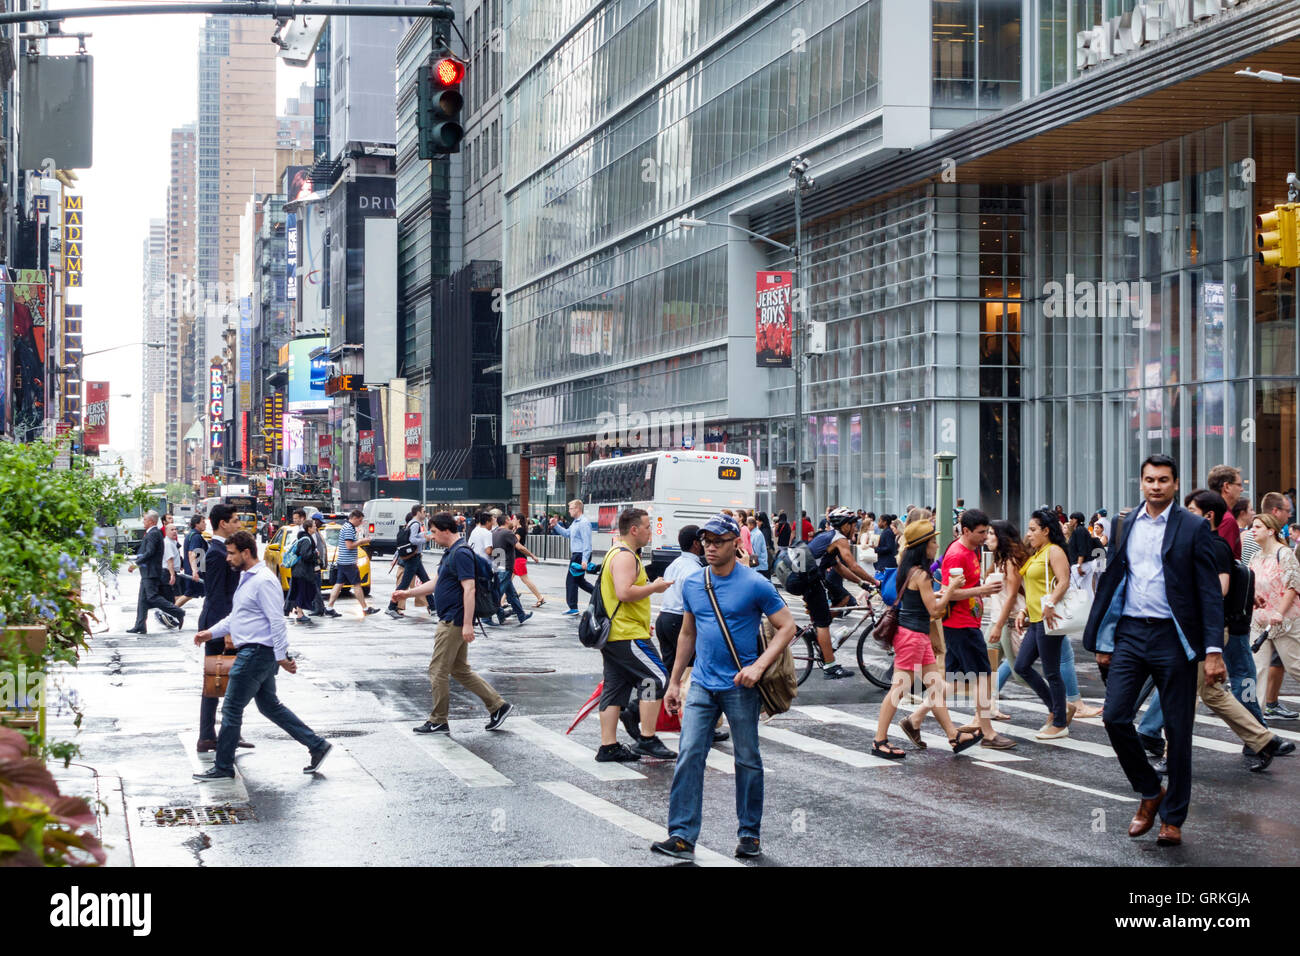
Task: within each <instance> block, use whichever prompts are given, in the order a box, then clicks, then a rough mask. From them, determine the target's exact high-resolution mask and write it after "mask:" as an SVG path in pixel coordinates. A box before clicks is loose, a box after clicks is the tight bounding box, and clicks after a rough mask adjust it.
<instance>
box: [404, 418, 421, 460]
mask: <svg viewBox="0 0 1300 956" xmlns="http://www.w3.org/2000/svg"><path fill="white" fill-rule="evenodd" d="M420 457H421V455H420V413H419V412H407V413H406V460H407V461H418V460H419V459H420Z"/></svg>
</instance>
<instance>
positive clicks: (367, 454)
mask: <svg viewBox="0 0 1300 956" xmlns="http://www.w3.org/2000/svg"><path fill="white" fill-rule="evenodd" d="M357 464H358V465H369V466H370V467H371V468H373V467H375V433H374V432H373V431H371V430H369V429H365V430H363V431H359V432H357Z"/></svg>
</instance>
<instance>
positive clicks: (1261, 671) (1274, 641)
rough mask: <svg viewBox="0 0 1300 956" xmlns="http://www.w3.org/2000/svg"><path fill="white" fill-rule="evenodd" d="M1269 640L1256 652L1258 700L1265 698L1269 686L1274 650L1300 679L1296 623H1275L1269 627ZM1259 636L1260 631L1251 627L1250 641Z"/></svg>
mask: <svg viewBox="0 0 1300 956" xmlns="http://www.w3.org/2000/svg"><path fill="white" fill-rule="evenodd" d="M1268 633H1269V637H1268V640H1266V641H1264V643H1263V644H1261V645H1260V646H1259V650H1257V651H1256V652H1255V672H1256V681H1257V683H1256V687H1257V688H1258V690H1257V692H1256V697H1255V699H1256V700H1259V701H1263V700H1264V688H1265V687H1267V686H1268V668H1269V663H1270V662H1271V661H1272V659H1273V651H1274V650H1276V651H1277V656H1278V657H1280V658H1282V666H1283V667H1284V668H1286V672H1287V673H1288V674H1290V675H1291V676H1292V677H1294V678H1295V679H1296V680H1300V637H1297V636H1296V628H1295V625H1294V623H1292V622H1287V623H1285V624H1274V625H1273V626H1272V627H1270V628H1269V629H1268ZM1258 637H1259V631H1258V630H1256V629H1255V628H1251V631H1250V642H1251V643H1252V644H1253V643H1255V640H1256V639H1257V638H1258Z"/></svg>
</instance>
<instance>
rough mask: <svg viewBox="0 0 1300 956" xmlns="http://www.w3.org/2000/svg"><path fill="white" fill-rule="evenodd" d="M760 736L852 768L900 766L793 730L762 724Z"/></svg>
mask: <svg viewBox="0 0 1300 956" xmlns="http://www.w3.org/2000/svg"><path fill="white" fill-rule="evenodd" d="M758 735H759V736H760V737H762V738H763V739H764V740H770V741H772V743H775V744H781V745H782V746H785V747H790V748H792V749H794V750H802V751H803V752H804V753H809V754H816V755H817V756H818V757H825V758H826V759H827V760H835V761H838V762H839V763H846V764H848V765H849V766H850V767H895V766H898V764H899V761H898V760H887V759H886V758H884V757H875V756H872V755H871V754H869V753H864V752H863V751H861V750H850V749H849V748H847V747H841V746H840V745H839V744H832V743H829V742H827V741H825V740H819V739H818V738H816V737H806V736H804V735H803V734H796V733H795V732H794V731H792V730H782V729H780V728H778V727H771V726H764V725H762V724H760V725H759V727H758Z"/></svg>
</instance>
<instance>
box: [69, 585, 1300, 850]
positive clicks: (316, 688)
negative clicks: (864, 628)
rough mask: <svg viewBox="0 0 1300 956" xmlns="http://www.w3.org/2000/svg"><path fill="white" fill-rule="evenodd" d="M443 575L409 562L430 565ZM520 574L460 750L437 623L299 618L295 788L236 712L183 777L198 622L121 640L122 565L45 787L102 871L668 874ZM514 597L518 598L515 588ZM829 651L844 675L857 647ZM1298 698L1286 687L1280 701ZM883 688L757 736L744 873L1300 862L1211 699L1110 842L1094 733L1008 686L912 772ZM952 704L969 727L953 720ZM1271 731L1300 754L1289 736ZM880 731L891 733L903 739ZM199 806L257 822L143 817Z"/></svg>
mask: <svg viewBox="0 0 1300 956" xmlns="http://www.w3.org/2000/svg"><path fill="white" fill-rule="evenodd" d="M387 563H388V562H387V560H386V559H383V560H379V561H378V562H377V563H376V576H375V591H374V597H375V598H376V599H378V600H379V601H380V605H379V606H381V607H382V606H384V604H385V603H386V596H387V594H388V593H389V592H390V591H391V589H392V587H393V583H394V578H392V577H390V576H388V575H386V574H385V573H383V569H385V568H386V567H387ZM435 563H436V559H427V560H426V565H428V566H429V567H430V569H431V570H432V567H433V565H434V564H435ZM533 578H534V581H535V583H537V584H538V586H539V587H540V588H541V589H542V590H543V592H544V593H546V595H547V596H548V601H547V604H546V606H545V607H543V608H541V609H540V610H539V611H538V612H537V613H536V615H535V616H534V617H533V618H532V619H531V620H530V621H528V622H527V623H526V624H525V625H523V626H522V627H520V626H516V625H515V624H514V623H513V622H511V623H508V624H507V625H506V626H505V627H502V628H499V629H494V630H490V631H489V634H488V636H487V637H486V638H479V640H477V641H476V642H475V643H474V644H473V645H471V648H470V663H471V665H472V666H473V667H474V668H475V669H476V670H477V671H478V672H479V673H480V675H482V676H483V677H484V678H486V679H487V680H488V681H489V682H490V683H491V684H493V685H494V686H495V687H496V688H497V690H498V691H500V693H501V694H502V695H503V696H504V697H506V698H507V699H508V700H510V701H511V702H512V703H514V704H515V707H516V710H515V712H514V715H513V716H512V717H511V718H510V719H509V720H508V721H507V723H506V725H505V728H504V729H503V731H501V732H499V733H489V732H486V731H484V729H483V723H484V721H485V720H486V714H485V713H484V711H483V707H482V705H481V704H480V703H479V701H478V699H477V698H475V697H473V696H472V695H470V694H468V693H467V692H465V691H463V690H462V689H461V688H460V687H459V686H458V685H457V684H456V683H455V682H454V681H453V683H452V693H453V700H452V721H451V723H452V738H451V739H450V740H445V739H440V738H430V737H424V736H419V735H416V734H414V733H412V731H411V728H412V727H413V726H415V725H416V724H419V723H421V722H422V721H423V720H424V718H425V717H426V715H427V711H428V706H429V687H428V682H427V680H426V678H425V671H426V668H427V665H428V659H429V656H430V654H431V652H432V647H433V641H432V635H433V626H432V624H431V623H430V622H429V620H428V618H427V617H426V616H425V614H424V612H423V611H415V610H413V609H412V610H408V616H407V618H406V619H405V620H400V621H394V620H391V619H389V618H388V617H386V616H384V615H382V614H381V615H375V616H372V617H370V618H368V619H362V618H361V617H360V613H359V608H358V606H357V604H356V602H355V601H353V600H351V599H342V600H340V602H339V605H338V607H339V609H340V610H342V611H343V612H344V617H343V618H340V619H335V620H331V621H327V622H324V623H322V624H321V625H320V626H317V627H315V628H312V629H305V628H299V627H295V626H291V627H290V641H291V649H292V652H293V653H294V655H295V657H297V659H298V660H299V662H300V670H299V673H298V674H297V676H289V675H282V676H281V677H280V679H279V690H280V696H281V699H282V700H283V701H284V702H285V703H286V704H287V705H288V706H289V707H290V708H291V709H293V710H294V711H295V712H296V713H297V714H298V715H299V716H300V717H301V718H303V719H304V720H305V721H306V722H307V723H308V724H309V725H310V726H311V727H313V728H314V729H315V730H317V731H318V732H320V733H322V734H323V735H325V736H326V737H328V738H330V739H331V740H332V742H333V743H334V748H335V749H334V752H333V753H332V754H331V756H330V757H329V760H328V762H327V764H326V765H325V768H324V772H322V773H320V774H318V775H316V776H309V775H305V774H303V773H302V767H303V766H304V765H305V763H306V751H305V750H304V749H303V748H302V747H300V746H299V745H298V744H296V743H294V742H293V741H292V740H290V739H289V738H288V736H287V735H286V734H284V733H282V732H281V731H280V730H279V729H278V728H277V727H275V726H273V725H271V724H270V723H269V722H268V721H266V720H265V719H264V718H263V717H261V715H260V714H258V713H257V711H256V708H255V707H253V706H251V705H250V707H249V709H248V711H247V712H246V713H245V718H244V736H245V737H246V738H247V739H249V740H251V741H253V742H254V743H255V744H256V745H257V746H256V749H254V750H250V751H240V756H239V758H238V762H237V763H238V772H239V777H238V779H237V780H235V781H233V782H220V783H199V782H197V781H194V780H192V779H191V778H190V774H191V773H192V772H193V771H194V770H196V769H202V768H203V767H204V766H206V764H207V763H208V762H210V759H211V757H210V755H202V756H200V755H198V754H196V753H195V752H194V744H195V741H196V739H197V734H196V730H197V723H198V709H199V689H200V676H199V675H200V673H201V662H200V661H201V659H200V657H199V653H200V652H199V651H198V650H197V649H196V648H194V646H193V635H194V632H195V623H194V622H195V621H196V620H197V613H191V614H190V615H189V620H188V621H187V622H186V625H185V628H184V629H183V631H182V632H180V633H179V634H178V633H176V632H168V631H164V630H163V629H162V628H161V626H160V625H159V624H157V622H155V621H153V620H152V619H151V620H150V624H149V626H150V633H149V634H148V635H146V636H143V637H138V636H136V635H128V634H125V633H123V632H124V630H125V629H126V628H127V627H129V626H131V624H132V623H133V620H134V607H135V593H136V591H135V589H136V579H135V577H134V575H128V574H125V573H124V574H122V575H120V577H119V579H118V584H119V587H120V592H119V593H118V594H117V595H116V597H114V596H113V595H109V600H108V601H107V602H106V608H107V614H108V622H109V625H110V628H109V630H108V631H107V632H105V633H103V634H100V635H97V636H96V637H94V638H93V639H92V653H91V654H90V655H88V656H87V657H85V658H84V660H83V662H82V664H81V666H80V667H79V668H78V669H76V670H75V671H70V670H69V671H66V672H64V673H63V674H62V677H61V679H62V683H63V687H64V690H65V691H69V692H74V693H75V694H76V695H77V696H78V697H79V699H80V701H81V703H82V706H83V707H84V709H85V712H86V721H85V723H84V725H83V728H82V730H81V732H80V733H79V734H77V735H76V738H75V739H76V740H77V741H78V742H79V743H80V745H81V748H82V756H81V757H80V758H79V759H78V760H77V762H76V763H75V764H74V765H73V766H72V767H71V768H69V769H68V770H66V771H61V772H60V777H61V779H62V781H63V782H64V784H65V791H71V792H74V793H81V794H94V795H96V796H98V797H99V798H100V799H101V800H103V801H104V803H105V804H106V806H107V808H108V813H107V815H106V816H105V817H104V818H103V820H102V825H103V835H104V838H105V840H106V841H107V842H108V843H109V844H110V845H111V847H112V850H111V855H110V862H111V863H112V864H114V865H131V864H132V863H134V864H137V865H163V866H196V865H202V866H264V865H326V866H338V865H378V864H390V865H431V864H432V865H457V864H479V865H495V864H500V865H529V864H546V863H557V862H567V863H574V864H587V865H600V864H605V865H615V866H618V865H666V864H668V863H669V862H670V861H668V860H667V859H665V858H663V857H658V856H653V855H651V854H650V853H649V852H648V850H647V847H648V845H649V843H650V842H651V840H653V839H660V838H662V836H663V835H664V823H665V821H666V818H667V798H668V789H669V785H670V783H671V780H672V764H671V763H667V762H659V761H647V760H643V761H641V762H640V763H637V764H631V765H610V764H596V763H595V762H594V760H593V759H592V757H593V755H594V751H595V748H596V747H597V745H598V744H599V733H598V729H597V726H596V719H595V717H594V716H593V717H591V718H588V719H587V720H586V721H585V722H583V723H582V724H581V725H579V727H578V728H577V729H576V730H574V732H573V733H572V734H571V735H569V736H565V734H564V731H565V729H566V728H567V727H568V725H569V723H570V722H571V720H572V718H573V716H574V714H575V712H576V711H577V710H578V708H579V707H580V706H581V704H582V703H583V701H585V700H586V699H587V697H588V696H589V695H590V693H591V692H592V690H594V689H595V686H596V683H597V682H598V681H599V679H600V677H599V672H600V655H599V654H598V653H597V652H594V651H589V650H586V649H584V648H582V647H581V646H580V645H579V644H578V642H577V638H576V635H575V624H574V622H573V620H572V619H571V618H565V617H562V616H561V612H562V611H563V610H564V602H563V594H562V590H561V587H560V585H561V582H562V577H561V568H560V566H558V565H551V566H541V567H535V568H534V569H533ZM93 593H94V588H93V587H88V588H87V594H88V595H91V594H93ZM523 600H524V604H525V607H526V608H531V607H532V604H533V599H532V596H531V595H529V594H528V593H527V592H526V591H525V592H524V595H523ZM191 608H192V609H194V608H195V606H194V605H191ZM1076 652H1077V657H1078V662H1079V664H1078V666H1079V677H1080V681H1081V683H1082V684H1083V694H1084V697H1085V699H1087V698H1092V699H1094V700H1098V701H1099V700H1100V697H1101V694H1102V688H1101V685H1100V682H1099V680H1098V676H1097V671H1096V667H1095V665H1093V664H1092V663H1091V662H1090V660H1089V657H1088V655H1085V654H1083V653H1082V652H1081V651H1080V650H1079V649H1078V648H1077V643H1076ZM840 657H841V660H842V661H844V662H845V663H846V664H851V663H852V660H851V659H852V647H851V645H850V646H846V647H845V648H844V649H843V650H841V652H840ZM1296 691H1297V688H1296V687H1295V686H1294V685H1293V684H1292V683H1291V682H1290V681H1288V684H1287V686H1286V687H1285V688H1284V689H1283V694H1284V696H1289V695H1291V694H1294V693H1296ZM882 696H883V691H881V690H878V689H876V688H875V687H873V686H871V685H869V684H868V683H867V682H866V681H865V680H864V679H863V678H862V677H861V675H860V674H857V673H856V672H855V676H854V677H853V678H852V679H849V680H841V681H834V682H831V681H826V680H824V679H823V678H822V676H821V674H820V673H816V672H815V673H813V674H812V676H811V677H810V678H809V679H808V681H807V682H806V683H805V684H804V685H803V687H801V688H800V694H799V699H798V701H797V706H796V709H795V710H793V711H791V712H790V713H789V714H786V715H783V716H781V717H779V718H777V719H776V720H774V721H772V722H771V723H770V724H768V725H767V727H766V728H765V731H764V733H765V737H764V739H763V742H762V756H763V762H764V766H765V771H766V775H765V808H764V818H763V844H764V851H765V856H764V858H763V859H762V860H761V861H760V862H759V863H758V864H748V865H768V866H778V865H803V866H808V865H817V866H826V865H832V866H833V865H873V866H879V865H898V864H907V863H915V864H945V865H954V864H962V863H980V864H987V865H1008V864H1010V865H1017V864H1018V865H1098V864H1111V865H1121V866H1156V867H1168V866H1181V865H1210V866H1220V865H1221V866H1230V865H1239V864H1241V863H1243V862H1247V861H1248V862H1249V863H1251V864H1253V865H1257V866H1268V865H1295V864H1297V863H1300V827H1298V826H1297V824H1296V823H1295V822H1294V817H1295V812H1294V808H1295V806H1296V805H1297V801H1298V799H1300V756H1295V757H1283V758H1278V759H1277V760H1276V761H1275V762H1274V764H1273V766H1272V768H1271V769H1270V770H1269V771H1268V772H1267V773H1263V774H1251V773H1248V772H1246V770H1245V767H1244V764H1243V762H1242V758H1241V756H1240V744H1239V742H1238V741H1236V739H1235V738H1234V737H1233V736H1232V734H1231V733H1230V731H1228V730H1227V729H1226V727H1224V726H1223V725H1222V724H1221V723H1220V722H1219V721H1218V720H1217V719H1216V718H1214V717H1212V716H1210V715H1209V714H1208V712H1205V711H1204V708H1202V711H1201V715H1202V716H1201V718H1200V719H1198V722H1197V728H1196V733H1197V741H1196V744H1197V745H1196V747H1195V753H1194V774H1195V777H1194V787H1193V797H1192V811H1191V816H1190V818H1189V820H1188V822H1187V825H1186V826H1185V828H1184V839H1185V841H1186V842H1185V844H1184V846H1182V847H1180V848H1176V849H1161V848H1157V847H1156V846H1155V842H1154V836H1155V834H1154V832H1152V833H1151V834H1150V835H1148V836H1147V837H1145V838H1143V839H1141V840H1136V841H1135V840H1130V839H1129V838H1128V836H1127V834H1126V830H1127V825H1128V821H1129V819H1130V817H1131V816H1132V813H1133V810H1134V809H1135V807H1136V803H1137V798H1136V796H1134V795H1133V794H1132V793H1131V792H1130V791H1129V788H1128V785H1127V781H1126V780H1125V778H1124V776H1123V774H1122V772H1121V771H1120V768H1119V764H1118V762H1117V761H1116V760H1115V758H1114V756H1113V754H1111V753H1110V751H1109V747H1108V745H1107V742H1106V734H1105V731H1104V729H1103V728H1102V726H1101V724H1100V721H1099V720H1095V719H1094V720H1090V721H1083V720H1076V721H1075V722H1074V724H1073V725H1072V728H1071V737H1070V738H1069V739H1068V740H1067V741H1064V742H1061V743H1059V744H1058V743H1043V742H1037V741H1034V740H1033V739H1032V734H1033V731H1034V729H1036V728H1037V727H1038V726H1039V724H1040V723H1041V718H1042V707H1041V705H1039V704H1038V702H1037V701H1036V699H1033V698H1031V697H1030V695H1029V692H1028V691H1027V690H1026V689H1025V688H1023V687H1020V686H1019V685H1016V684H1015V683H1010V684H1008V685H1007V692H1006V693H1005V694H1004V707H1003V709H1004V710H1006V711H1007V712H1008V713H1009V714H1010V715H1011V717H1012V721H1011V726H1007V727H1002V728H1001V729H1002V731H1003V732H1004V733H1009V734H1011V735H1013V736H1015V735H1019V740H1020V744H1019V746H1018V748H1017V749H1015V750H1013V751H1010V752H1007V753H999V752H991V751H988V750H984V749H981V748H978V747H976V748H973V749H972V750H970V751H968V752H967V753H966V754H964V755H962V756H960V757H953V756H952V755H951V753H950V752H949V751H948V749H947V747H946V746H945V744H944V741H943V740H942V738H941V737H940V736H939V730H938V726H937V725H936V724H934V723H933V721H930V722H928V725H927V728H926V730H927V731H928V732H929V733H930V734H931V736H930V737H929V738H928V739H929V743H930V746H929V748H928V749H927V750H926V751H916V750H914V749H912V748H911V747H910V745H909V746H908V750H909V755H908V757H907V758H906V759H905V760H902V761H897V762H891V761H883V760H879V759H877V758H874V757H871V756H870V755H869V754H868V753H867V751H868V750H869V749H870V746H871V738H872V736H873V733H872V730H873V729H874V725H875V719H876V714H877V711H878V705H879V701H880V700H881V698H882ZM1292 702H1293V703H1294V699H1293V701H1292ZM953 712H954V717H957V718H958V719H960V717H961V715H963V714H968V713H969V710H968V709H963V708H962V706H961V705H960V704H957V705H953ZM1275 726H1276V729H1277V730H1278V731H1279V732H1280V733H1282V734H1283V735H1284V736H1288V737H1289V738H1290V739H1295V740H1300V722H1297V721H1292V722H1278V723H1277V724H1276V725H1275ZM51 730H52V734H53V736H55V737H58V738H65V739H66V738H70V737H72V736H73V735H74V733H76V732H75V730H74V728H73V727H72V726H71V723H70V721H69V719H68V716H67V714H66V713H64V714H62V715H58V714H55V715H52V717H51ZM620 735H622V731H621V730H620ZM892 739H894V740H895V741H898V740H899V739H901V735H900V734H899V733H898V732H897V730H896V729H895V731H894V734H893V735H892ZM668 742H669V745H670V746H673V741H672V739H671V738H668ZM715 752H716V753H715V759H714V760H713V761H712V762H711V769H709V770H708V771H707V773H706V778H705V799H704V829H703V833H702V835H701V839H700V846H701V849H700V850H699V851H697V862H699V863H702V864H710V865H735V864H736V861H735V860H734V859H733V858H732V855H731V853H732V850H733V848H734V846H735V827H736V820H735V811H734V787H733V782H734V777H733V775H732V773H731V772H730V761H731V751H730V744H729V743H723V744H720V745H718V746H717V747H716V748H715ZM214 806H216V807H220V806H232V807H236V808H248V809H247V810H245V811H244V812H246V813H251V815H253V816H255V818H256V819H255V820H250V821H248V822H245V823H241V824H239V825H230V824H224V825H217V824H213V823H206V824H204V825H198V826H191V825H185V826H166V827H163V826H156V825H154V821H155V819H156V813H157V811H158V810H159V808H170V812H171V813H173V814H174V813H176V812H177V810H178V809H179V810H180V812H182V813H184V812H185V810H184V808H202V807H214Z"/></svg>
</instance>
